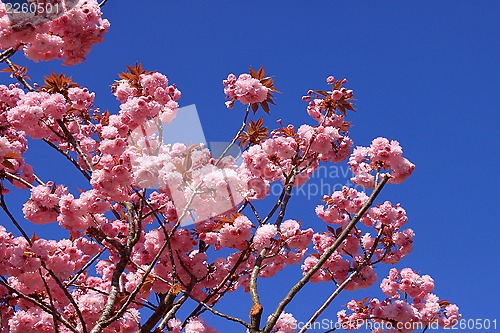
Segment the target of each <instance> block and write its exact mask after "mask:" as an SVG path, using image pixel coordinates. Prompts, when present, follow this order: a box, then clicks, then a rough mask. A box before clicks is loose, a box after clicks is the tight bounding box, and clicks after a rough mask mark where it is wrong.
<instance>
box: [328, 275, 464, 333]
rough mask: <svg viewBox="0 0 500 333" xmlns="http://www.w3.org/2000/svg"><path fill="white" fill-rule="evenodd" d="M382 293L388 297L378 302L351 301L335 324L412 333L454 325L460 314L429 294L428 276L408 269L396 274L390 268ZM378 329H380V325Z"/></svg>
mask: <svg viewBox="0 0 500 333" xmlns="http://www.w3.org/2000/svg"><path fill="white" fill-rule="evenodd" d="M380 288H381V289H382V292H384V294H386V295H387V296H388V298H386V299H385V300H382V301H380V300H379V299H377V298H372V299H371V300H369V301H367V302H366V301H361V302H357V301H355V300H352V301H350V302H349V303H348V304H347V308H348V310H350V311H351V313H350V314H348V313H347V311H346V310H341V311H339V312H338V314H337V316H338V322H339V324H341V325H342V327H344V328H347V329H358V328H359V327H361V325H362V324H363V323H364V322H366V321H372V322H373V323H378V324H380V323H386V324H387V326H389V327H391V328H388V329H387V330H384V329H383V328H380V327H378V328H376V329H374V330H373V332H375V333H383V332H385V331H387V332H388V333H396V332H403V333H407V332H413V331H414V330H417V329H420V330H421V329H422V328H423V327H427V326H429V325H432V324H433V323H436V322H437V323H438V324H439V326H442V327H450V326H452V325H454V324H455V323H456V322H457V321H458V319H460V314H459V312H458V307H457V306H456V305H455V304H451V303H449V302H447V301H439V298H438V297H437V296H436V295H434V294H432V293H431V292H432V290H433V289H434V280H433V279H432V278H431V277H430V276H428V275H423V276H419V275H418V274H417V273H415V272H414V271H413V270H412V269H411V268H403V269H402V270H401V271H398V270H397V269H395V268H392V269H391V270H390V272H389V276H388V277H387V278H385V279H383V280H382V283H381V284H380ZM379 326H380V325H379Z"/></svg>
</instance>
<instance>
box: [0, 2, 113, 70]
mask: <svg viewBox="0 0 500 333" xmlns="http://www.w3.org/2000/svg"><path fill="white" fill-rule="evenodd" d="M44 3H45V2H44ZM47 3H48V4H52V6H51V7H50V8H52V10H53V12H54V13H55V12H56V10H55V8H57V9H58V10H61V9H62V6H63V4H62V2H60V1H58V2H57V5H58V7H55V4H53V2H52V1H50V2H49V1H47ZM46 6H47V5H46ZM45 12H46V13H49V7H47V9H46V11H45ZM101 16H102V12H101V9H100V7H99V4H98V2H97V1H96V0H80V1H78V3H77V4H76V5H75V6H74V7H73V8H67V9H66V8H65V9H64V14H62V15H61V16H59V17H45V16H43V15H38V16H30V17H28V18H26V20H27V21H26V20H24V21H23V20H21V22H12V21H11V20H10V18H9V16H8V15H7V11H6V7H5V5H4V4H3V3H1V4H0V48H1V49H8V48H11V47H12V48H14V49H18V48H23V49H24V54H25V55H26V57H27V58H29V59H31V60H34V61H40V60H42V61H46V60H52V59H64V62H63V64H64V65H74V64H77V63H80V62H82V61H84V60H85V57H86V56H87V55H88V54H89V52H90V50H91V48H92V46H93V45H94V44H97V43H100V42H101V41H102V40H103V36H104V34H105V33H106V32H107V31H108V29H109V22H108V20H106V19H102V18H101Z"/></svg>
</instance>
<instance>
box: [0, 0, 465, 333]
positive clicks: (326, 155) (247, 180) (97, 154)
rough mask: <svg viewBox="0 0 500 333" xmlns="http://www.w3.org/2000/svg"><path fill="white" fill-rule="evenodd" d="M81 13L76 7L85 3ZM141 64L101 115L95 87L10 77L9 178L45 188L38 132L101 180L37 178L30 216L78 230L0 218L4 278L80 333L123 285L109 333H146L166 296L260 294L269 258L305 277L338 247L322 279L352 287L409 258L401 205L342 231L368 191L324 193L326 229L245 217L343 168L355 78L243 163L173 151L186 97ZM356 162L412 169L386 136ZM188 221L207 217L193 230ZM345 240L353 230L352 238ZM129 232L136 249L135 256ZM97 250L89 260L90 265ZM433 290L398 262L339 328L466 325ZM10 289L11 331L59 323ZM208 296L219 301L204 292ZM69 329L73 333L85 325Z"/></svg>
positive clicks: (240, 89)
mask: <svg viewBox="0 0 500 333" xmlns="http://www.w3.org/2000/svg"><path fill="white" fill-rule="evenodd" d="M87 5H89V4H88V3H85V4H84V3H82V4H81V6H87ZM74 11H75V12H76V13H78V9H75V10H74ZM90 13H93V12H92V11H91V12H90ZM67 15H69V14H67ZM54 22H55V21H54ZM51 24H52V23H51ZM42 26H43V25H40V26H39V27H37V28H36V29H41V28H40V27H42ZM54 36H55V37H54V38H56V37H57V35H56V34H54ZM75 57H76V56H75ZM68 59H69V56H68ZM129 71H130V72H128V73H123V74H122V75H120V78H121V80H119V81H117V82H116V83H115V84H114V85H113V88H112V89H113V93H114V95H115V96H116V98H117V99H118V100H119V102H120V110H119V112H118V114H114V115H109V113H107V112H106V113H101V112H99V111H98V110H97V109H93V107H94V105H93V102H94V97H95V96H94V94H93V93H91V92H90V91H89V90H88V89H86V88H83V87H79V86H76V85H72V86H71V87H69V88H66V89H62V90H61V91H60V92H55V93H54V92H51V93H49V91H50V90H48V89H47V88H45V89H40V91H33V92H28V93H24V92H23V91H22V90H21V89H19V87H18V86H15V85H11V86H0V134H1V136H0V171H4V173H2V177H4V175H5V177H4V178H5V179H7V180H9V181H10V182H12V183H13V184H14V185H16V186H20V185H21V183H22V182H19V180H16V179H14V178H12V176H11V178H10V179H9V178H8V175H7V174H6V173H5V171H8V172H10V173H12V174H15V175H16V177H20V178H21V179H23V180H24V181H25V182H28V183H29V184H27V185H30V184H32V183H34V180H35V177H34V175H33V172H32V171H31V169H30V166H29V165H27V164H25V163H24V160H23V154H24V153H25V152H26V150H27V139H26V136H29V137H31V138H33V139H42V138H43V139H46V141H48V143H49V144H51V145H53V146H54V147H55V148H56V149H57V150H59V151H60V152H62V153H63V154H65V155H66V158H68V159H72V158H74V160H73V162H74V164H75V165H76V166H77V167H78V168H79V169H80V171H81V172H82V174H83V176H84V177H87V179H88V180H89V183H90V186H91V188H90V189H87V190H80V191H79V193H78V194H76V193H77V192H76V191H74V189H72V188H71V187H66V186H64V185H56V184H55V183H54V182H51V181H49V182H47V183H46V184H43V182H42V181H41V180H39V179H37V181H38V182H39V183H40V184H42V185H38V186H28V187H31V191H30V198H29V200H28V201H27V202H26V203H25V204H24V206H23V213H24V217H25V219H27V220H28V221H31V222H33V223H35V224H46V223H50V222H58V223H59V225H60V226H61V227H62V228H63V229H65V230H66V231H67V232H69V239H61V240H49V239H38V238H37V237H36V236H33V237H32V238H31V239H29V238H28V237H27V236H25V237H14V236H13V235H12V234H11V233H8V232H7V230H6V229H5V228H3V227H2V226H0V274H2V275H3V276H4V277H5V280H6V282H5V283H7V284H8V285H9V286H10V287H11V288H13V290H14V289H15V290H17V291H19V292H21V293H23V295H28V296H29V297H33V298H34V299H36V300H38V301H40V302H42V303H43V304H51V306H53V307H54V309H55V310H56V311H57V313H58V314H59V315H60V316H61V317H62V318H64V319H65V320H67V321H68V322H69V323H70V324H71V325H74V327H75V329H74V330H76V331H84V330H83V326H82V325H86V327H87V329H89V328H91V327H93V326H94V325H95V324H96V323H97V322H98V320H99V318H100V317H101V315H102V313H103V310H104V308H105V306H106V302H107V300H108V294H109V292H110V290H111V288H112V284H113V283H114V284H115V285H113V288H117V289H118V291H117V293H118V299H117V301H116V303H115V306H114V307H113V311H116V310H117V309H118V308H119V307H120V305H121V304H122V303H121V302H123V301H124V300H126V299H127V297H128V296H129V295H132V294H134V295H135V296H134V298H133V302H131V303H130V304H129V305H128V306H127V310H126V311H125V312H124V313H123V314H122V315H120V316H119V319H117V320H116V321H115V322H113V323H112V324H111V325H109V326H108V327H106V329H107V330H109V331H110V332H115V331H116V332H136V331H137V330H138V329H139V325H140V323H141V313H140V309H141V308H142V307H143V306H145V305H149V304H147V303H146V302H148V300H150V299H151V298H152V296H154V295H153V293H154V294H156V295H157V296H161V297H163V296H165V295H167V294H168V293H170V292H172V293H175V294H176V295H177V294H179V293H182V295H183V296H182V297H189V298H192V299H194V300H197V301H203V302H205V303H206V304H208V305H215V304H216V303H217V302H218V301H219V298H220V296H219V295H224V293H226V292H234V291H236V290H238V289H240V288H241V289H242V290H243V292H246V293H248V292H249V291H250V289H251V275H252V272H253V271H254V269H255V265H256V263H259V262H260V269H259V270H258V277H259V278H270V277H273V276H276V274H278V273H279V272H281V271H283V270H284V269H285V268H286V267H287V266H291V265H297V264H301V270H302V271H303V272H304V273H306V272H309V271H310V270H311V269H312V268H313V267H314V266H315V265H316V264H317V263H318V260H319V258H320V257H321V256H323V255H324V254H325V252H326V251H327V250H328V249H332V246H333V245H334V244H337V243H338V247H337V248H336V250H335V251H333V254H332V255H331V256H330V257H329V258H328V259H327V260H326V262H325V264H324V265H323V266H322V267H321V268H320V269H319V270H318V271H317V272H316V273H315V274H314V275H313V276H312V278H311V282H315V283H317V282H330V281H333V282H334V283H337V284H341V283H343V282H345V283H346V284H347V285H346V287H345V288H346V289H347V290H356V289H360V288H367V287H369V286H371V285H373V284H374V283H376V281H377V274H376V273H375V270H374V267H375V265H376V264H378V263H389V264H395V263H397V262H399V261H400V259H401V258H403V257H404V256H406V255H407V254H408V253H409V252H411V250H412V242H413V237H414V233H413V231H412V230H411V229H403V227H404V226H405V224H406V222H407V216H406V212H405V210H404V209H403V208H402V207H401V206H400V205H399V204H398V205H393V204H392V203H391V202H389V201H386V202H384V203H382V204H379V205H377V206H374V207H372V208H370V209H369V210H367V211H366V213H365V214H364V215H363V216H362V218H361V219H360V221H359V223H358V224H357V225H356V227H355V228H352V229H350V231H349V233H347V232H345V228H346V226H347V225H348V223H349V221H351V219H352V218H353V216H355V215H356V214H358V212H359V211H360V209H361V208H362V207H363V206H364V205H366V203H367V202H368V196H367V195H366V194H365V193H364V192H361V191H357V190H355V189H352V188H348V187H343V188H342V190H340V191H336V192H334V193H333V194H331V195H328V196H325V197H324V199H323V205H320V206H318V207H317V208H316V214H317V216H318V217H319V218H320V219H321V220H323V221H324V222H325V223H326V231H323V232H321V231H319V230H316V231H315V230H313V229H312V228H304V227H303V226H302V225H301V222H300V221H297V220H295V219H292V218H289V219H285V218H284V215H282V213H284V212H285V211H284V210H283V211H282V212H280V213H279V214H280V215H279V217H278V218H276V219H275V220H274V218H273V217H272V214H270V215H269V216H268V217H267V218H265V219H262V218H260V217H259V216H258V214H257V213H255V215H254V216H255V218H253V217H252V215H251V213H250V214H248V213H247V211H244V209H249V208H248V207H251V208H254V207H253V206H252V203H251V202H250V201H248V200H258V199H263V198H265V197H266V196H267V195H268V193H269V188H270V183H272V182H275V181H278V180H281V181H282V182H283V184H284V186H285V187H286V188H291V186H292V185H293V186H300V185H302V184H304V183H306V182H307V180H308V178H309V177H310V175H312V174H313V173H314V172H315V170H316V169H317V168H318V166H319V163H321V162H333V163H337V162H340V161H343V160H345V159H346V158H347V157H348V155H349V151H350V149H351V147H352V140H351V139H350V138H349V137H348V131H347V129H348V127H349V126H348V124H346V122H345V110H346V109H348V110H351V105H350V104H349V102H348V101H349V100H350V99H352V91H350V90H347V89H346V88H343V87H341V85H342V84H343V83H345V82H344V81H342V80H341V81H336V80H335V79H333V78H328V80H327V82H328V83H329V84H331V85H332V91H331V92H323V91H318V94H319V95H321V96H322V98H316V99H314V100H312V101H310V103H309V107H308V112H309V114H310V115H311V116H312V117H313V118H314V119H315V120H316V121H318V124H317V125H315V126H309V125H302V126H300V127H299V128H298V130H297V131H295V128H294V126H292V125H289V126H286V127H281V128H278V129H275V130H272V131H267V129H265V130H262V131H260V132H258V131H257V132H258V133H257V134H258V136H259V137H258V138H257V139H258V140H256V141H251V140H249V141H248V142H252V143H249V145H248V147H247V148H246V149H245V151H244V153H243V154H242V160H243V162H242V164H241V165H240V166H238V165H237V163H236V161H235V159H234V158H233V157H229V156H228V157H224V158H220V159H216V158H215V157H214V156H212V155H211V152H210V151H209V150H208V149H207V148H206V147H205V146H204V145H203V144H199V145H198V144H194V145H191V146H187V145H185V144H182V143H175V144H169V145H165V144H163V141H162V135H161V130H163V127H162V126H163V124H169V123H171V122H172V120H173V119H174V117H175V115H176V112H177V109H178V103H177V102H178V100H179V98H180V97H181V93H180V91H179V90H178V89H177V88H176V86H175V85H173V84H170V83H169V81H168V79H167V77H166V76H164V75H163V74H161V73H158V72H146V71H143V70H142V67H141V66H139V65H137V66H136V67H129ZM53 78H54V77H53ZM59 79H61V77H59ZM266 84H267V83H266ZM224 85H225V92H226V95H227V96H228V97H229V98H230V99H231V101H230V102H232V103H234V101H236V100H239V101H241V102H242V103H244V104H254V103H260V102H262V101H265V100H266V99H267V98H269V92H270V90H271V88H266V87H265V86H264V85H263V83H262V82H261V81H259V80H258V79H255V78H253V77H251V76H250V75H248V74H243V75H241V76H240V77H239V78H236V76H234V75H229V77H228V79H227V80H226V81H225V82H224ZM273 91H274V90H273ZM310 95H312V94H310ZM229 106H232V104H231V103H229ZM280 125H281V122H280ZM249 132H251V131H250V130H249ZM68 133H69V134H68ZM263 133H264V134H263ZM268 133H270V134H268ZM247 134H248V135H251V133H250V134H249V133H247ZM253 139H255V138H253ZM75 142H76V144H75ZM349 163H350V165H351V167H352V168H353V170H358V169H359V170H365V171H366V175H363V174H362V172H357V171H355V174H356V177H358V178H357V179H363V177H365V179H368V181H365V183H367V184H371V186H373V185H374V182H375V178H374V175H373V174H372V173H373V172H375V171H377V172H378V171H381V170H390V171H391V174H392V180H393V181H394V182H396V183H398V182H401V181H403V180H404V179H405V178H406V177H408V176H409V174H410V173H411V171H412V170H413V164H411V163H410V162H408V161H407V160H406V159H404V158H403V157H402V150H401V148H400V147H399V144H398V143H397V142H395V141H392V142H389V141H388V140H386V139H382V138H379V139H376V140H374V142H373V143H372V146H370V147H369V148H359V147H358V148H357V149H356V150H355V151H354V154H353V155H352V156H351V159H350V162H349ZM356 168H358V169H356ZM359 170H358V171H359ZM356 172H357V173H356ZM370 177H372V178H370ZM370 179H371V180H370ZM370 181H371V183H370ZM365 183H363V184H365ZM131 207H132V208H131ZM276 207H278V208H279V209H282V208H281V207H284V206H283V204H281V205H278V206H276ZM188 220H189V221H192V222H196V224H195V225H194V226H193V227H191V228H184V227H182V226H185V224H187V223H188V222H187V221H188ZM158 224H159V225H160V226H158ZM342 233H345V234H347V237H345V238H342V239H340V240H341V241H340V240H339V238H340V237H343V236H341V235H342ZM134 234H136V235H137V236H136V237H135V238H134V237H133V236H134ZM132 238H134V244H133V246H131V247H130V248H128V249H127V251H125V250H124V249H125V248H127V247H128V246H129V243H130V242H131V239H132ZM311 244H312V251H310V246H311ZM166 245H168V246H166ZM328 251H329V250H328ZM94 256H95V262H94V263H93V264H92V265H91V266H90V267H91V269H86V270H85V271H83V272H81V271H80V270H81V269H82V268H84V267H85V265H86V264H87V263H88V262H89V261H90V260H91V258H94ZM122 258H126V259H127V262H126V263H123V262H122ZM118 269H122V270H121V271H118ZM94 271H95V272H94ZM117 272H118V273H119V274H118V275H117V274H116V273H117ZM145 272H149V273H148V274H149V275H148V276H145ZM354 272H356V274H354ZM353 274H354V275H353ZM116 280H119V283H118V285H116ZM113 281H115V282H113ZM143 282H144V283H143ZM347 282H348V283H347ZM61 286H63V287H62V288H61ZM433 287H434V282H433V281H432V279H431V278H430V277H428V276H422V277H420V276H418V275H417V274H416V273H414V272H413V271H412V270H410V269H403V270H402V271H400V272H399V271H397V270H395V269H393V270H391V273H390V275H389V278H387V279H384V280H383V281H382V284H381V288H382V291H383V292H384V293H385V294H386V295H387V296H388V298H387V299H386V300H384V301H378V300H377V299H372V300H371V301H370V302H369V303H368V304H364V303H360V302H355V301H352V302H350V303H349V304H348V309H349V310H350V311H351V312H352V313H351V314H347V312H346V311H343V312H342V311H341V312H339V322H341V323H343V324H346V325H348V327H350V328H357V326H356V325H357V324H353V322H355V320H357V319H362V320H373V321H375V322H376V321H377V320H379V321H389V322H391V323H395V322H421V323H430V322H432V321H435V320H439V321H440V323H441V325H443V326H447V325H449V324H450V323H452V321H453V320H456V319H457V318H459V314H458V308H456V306H454V305H451V304H445V303H442V302H441V303H440V302H439V300H438V299H437V297H436V296H434V295H433V294H431V292H432V290H433ZM64 288H66V289H64ZM47 289H48V290H50V291H51V292H50V294H49V293H47ZM187 289H189V291H188V290H187ZM14 294H15V292H13V291H12V290H10V289H8V288H5V287H3V286H2V285H1V284H0V314H1V316H0V320H1V324H2V327H8V329H9V332H32V331H33V332H35V331H40V330H41V331H47V332H50V331H54V330H55V327H54V319H53V317H52V316H51V315H50V314H48V313H46V312H45V311H43V309H41V308H40V307H39V306H38V305H37V303H36V302H32V301H30V300H29V299H26V298H23V297H12V295H14ZM19 295H20V294H19ZM208 295H212V296H213V295H215V296H213V297H210V298H208V300H207V296H208ZM409 299H412V301H411V302H410V300H409ZM80 317H81V318H83V320H80ZM82 322H83V323H82ZM142 322H144V321H143V320H142ZM58 324H60V327H59V328H58V329H59V330H60V331H61V332H64V333H66V332H71V331H74V330H71V329H68V327H66V326H65V325H64V324H61V323H59V322H58ZM183 324H184V325H183ZM349 325H350V326H349ZM296 326H297V320H296V319H295V318H294V317H293V315H292V314H289V313H282V314H281V315H280V316H279V318H278V320H277V323H276V325H275V326H274V327H273V328H272V330H271V332H273V333H292V332H294V330H295V329H296ZM165 330H168V331H169V332H178V333H180V332H183V333H203V332H207V333H216V332H217V331H216V330H215V329H214V328H212V327H210V326H209V325H208V324H207V323H206V322H205V321H204V320H203V319H202V318H201V317H198V316H197V315H194V316H192V317H191V318H189V319H188V320H186V322H185V323H183V321H181V320H180V319H179V318H177V317H173V319H170V320H169V321H168V323H167V327H166V328H165Z"/></svg>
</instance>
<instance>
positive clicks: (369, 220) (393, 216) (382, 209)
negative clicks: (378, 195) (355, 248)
mask: <svg viewBox="0 0 500 333" xmlns="http://www.w3.org/2000/svg"><path fill="white" fill-rule="evenodd" d="M407 220H408V218H407V216H406V212H405V210H404V209H403V208H402V207H401V206H400V205H399V204H397V205H392V204H391V203H390V202H389V201H386V202H384V203H383V204H379V205H377V206H376V207H373V208H370V209H369V210H368V212H367V213H366V214H365V215H364V216H363V218H362V219H361V222H362V223H363V224H365V225H366V226H369V227H374V228H375V229H376V230H380V228H384V229H383V233H382V238H381V239H380V243H381V244H383V245H384V246H383V247H378V248H377V249H376V250H375V252H374V254H375V257H376V258H377V259H378V260H380V261H381V262H382V263H385V264H396V263H398V262H399V261H400V260H401V258H403V257H405V256H407V255H408V254H409V253H410V252H411V251H412V250H413V238H414V237H415V233H414V232H413V230H412V229H404V230H403V229H401V227H402V226H403V225H404V224H405V223H406V221H407ZM361 242H362V244H363V248H364V249H365V250H366V251H369V250H370V249H371V248H372V247H373V245H374V243H375V238H374V237H373V236H372V235H371V234H369V233H366V234H364V235H363V236H362V237H361Z"/></svg>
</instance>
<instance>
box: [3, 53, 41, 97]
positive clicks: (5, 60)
mask: <svg viewBox="0 0 500 333" xmlns="http://www.w3.org/2000/svg"><path fill="white" fill-rule="evenodd" d="M3 61H4V62H5V63H6V64H7V66H9V68H10V69H12V70H13V71H14V73H15V71H16V67H15V66H14V64H13V63H12V61H11V60H10V59H9V58H8V57H7V58H4V59H3ZM13 75H14V77H15V78H16V79H17V81H19V82H20V83H21V84H22V85H23V86H24V88H25V89H27V90H29V91H35V88H33V87H32V86H31V85H30V84H29V83H28V81H26V79H25V78H24V77H22V76H20V75H16V74H13Z"/></svg>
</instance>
